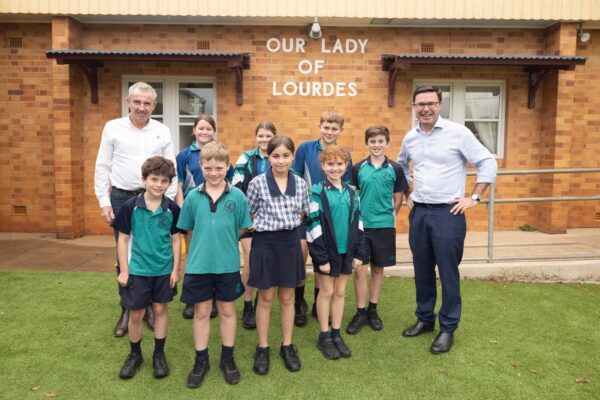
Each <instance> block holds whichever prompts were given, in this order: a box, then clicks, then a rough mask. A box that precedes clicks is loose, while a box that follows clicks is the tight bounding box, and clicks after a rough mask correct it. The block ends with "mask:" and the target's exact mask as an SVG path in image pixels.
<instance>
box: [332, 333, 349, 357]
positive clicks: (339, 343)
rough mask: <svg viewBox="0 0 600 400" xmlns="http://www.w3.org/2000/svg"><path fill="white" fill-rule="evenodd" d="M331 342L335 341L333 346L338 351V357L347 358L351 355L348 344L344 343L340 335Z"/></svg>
mask: <svg viewBox="0 0 600 400" xmlns="http://www.w3.org/2000/svg"><path fill="white" fill-rule="evenodd" d="M333 343H335V347H336V348H337V349H338V351H339V352H340V357H344V358H348V357H350V356H351V355H352V352H351V351H350V349H349V348H348V346H346V343H345V342H344V339H342V337H341V336H338V337H335V338H333Z"/></svg>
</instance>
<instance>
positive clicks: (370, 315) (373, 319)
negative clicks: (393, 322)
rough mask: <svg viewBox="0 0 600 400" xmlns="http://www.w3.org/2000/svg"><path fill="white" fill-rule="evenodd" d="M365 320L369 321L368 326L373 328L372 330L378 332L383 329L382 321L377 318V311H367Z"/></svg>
mask: <svg viewBox="0 0 600 400" xmlns="http://www.w3.org/2000/svg"><path fill="white" fill-rule="evenodd" d="M367 320H368V321H369V326H370V327H371V328H373V330H375V331H380V330H382V329H383V321H382V320H381V318H379V314H377V310H371V311H367Z"/></svg>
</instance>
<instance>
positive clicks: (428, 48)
mask: <svg viewBox="0 0 600 400" xmlns="http://www.w3.org/2000/svg"><path fill="white" fill-rule="evenodd" d="M434 51H435V45H434V44H433V43H421V53H433V52H434Z"/></svg>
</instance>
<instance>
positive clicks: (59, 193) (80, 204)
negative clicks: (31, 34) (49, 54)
mask: <svg viewBox="0 0 600 400" xmlns="http://www.w3.org/2000/svg"><path fill="white" fill-rule="evenodd" d="M81 35H82V29H81V24H80V23H79V22H77V21H75V20H74V19H72V18H69V17H53V18H52V48H53V49H55V50H58V49H63V50H64V49H81ZM82 83H83V82H82V73H81V71H79V70H78V68H77V67H75V66H69V65H58V64H56V62H53V63H52V92H53V95H54V104H53V107H52V108H53V110H52V114H53V138H54V176H55V178H54V182H55V183H54V189H55V194H56V198H55V202H56V236H57V237H58V238H66V239H72V238H75V237H79V236H83V234H84V228H85V220H84V186H83V178H84V174H83V161H84V160H83V154H84V152H83V115H82V113H83V107H82V101H84V97H83V90H82Z"/></svg>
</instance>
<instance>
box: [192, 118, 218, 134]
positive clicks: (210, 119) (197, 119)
mask: <svg viewBox="0 0 600 400" xmlns="http://www.w3.org/2000/svg"><path fill="white" fill-rule="evenodd" d="M200 121H206V122H208V123H209V124H210V126H212V128H213V130H214V131H215V132H216V131H217V124H216V123H215V119H214V118H213V117H211V116H210V115H208V114H200V115H198V116H197V117H196V119H195V120H194V128H195V127H196V125H198V122H200Z"/></svg>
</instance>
